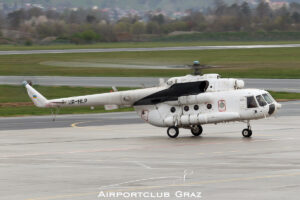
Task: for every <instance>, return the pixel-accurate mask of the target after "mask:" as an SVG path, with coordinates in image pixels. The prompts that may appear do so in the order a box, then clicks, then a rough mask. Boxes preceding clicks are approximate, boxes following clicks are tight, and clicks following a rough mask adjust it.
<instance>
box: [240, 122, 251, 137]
mask: <svg viewBox="0 0 300 200" xmlns="http://www.w3.org/2000/svg"><path fill="white" fill-rule="evenodd" d="M247 127H248V128H246V129H244V130H243V131H242V135H243V136H244V137H246V138H249V137H251V135H252V130H251V125H250V122H249V121H247Z"/></svg>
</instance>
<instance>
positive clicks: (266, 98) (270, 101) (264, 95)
mask: <svg viewBox="0 0 300 200" xmlns="http://www.w3.org/2000/svg"><path fill="white" fill-rule="evenodd" d="M263 97H264V98H265V100H266V102H267V103H268V104H271V103H273V100H272V99H271V98H270V96H269V95H268V94H263Z"/></svg>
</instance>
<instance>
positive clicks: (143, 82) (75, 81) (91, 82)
mask: <svg viewBox="0 0 300 200" xmlns="http://www.w3.org/2000/svg"><path fill="white" fill-rule="evenodd" d="M24 80H31V81H32V82H33V84H35V85H45V86H59V85H64V86H90V87H111V86H117V87H142V86H145V87H151V86H156V85H158V83H159V79H158V78H150V77H65V76H0V84H2V85H21V84H22V82H23V81H24ZM165 80H167V78H165ZM242 80H244V81H245V83H246V87H247V88H260V89H266V90H273V91H286V92H300V79H242Z"/></svg>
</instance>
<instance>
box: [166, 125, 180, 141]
mask: <svg viewBox="0 0 300 200" xmlns="http://www.w3.org/2000/svg"><path fill="white" fill-rule="evenodd" d="M167 134H168V136H169V137H170V138H177V136H178V135H179V129H178V128H177V127H176V126H171V127H169V128H168V130H167Z"/></svg>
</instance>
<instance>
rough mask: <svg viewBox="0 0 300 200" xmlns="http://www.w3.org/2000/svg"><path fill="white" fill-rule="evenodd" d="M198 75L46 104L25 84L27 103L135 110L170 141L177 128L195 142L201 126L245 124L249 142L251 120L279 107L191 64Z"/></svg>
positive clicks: (257, 92)
mask: <svg viewBox="0 0 300 200" xmlns="http://www.w3.org/2000/svg"><path fill="white" fill-rule="evenodd" d="M193 66H194V69H195V74H196V75H186V76H182V77H173V78H170V79H169V80H167V81H166V82H161V83H160V85H159V86H157V87H152V88H144V89H136V90H128V91H121V92H119V91H117V90H116V88H114V92H110V93H103V94H94V95H86V96H76V97H68V98H61V99H53V100H48V99H46V98H45V97H44V96H43V95H41V94H40V93H39V92H37V91H36V90H35V89H34V88H32V87H31V85H30V84H29V83H28V82H27V81H24V82H23V84H24V86H25V87H26V89H27V92H28V95H29V97H30V98H31V99H32V101H33V103H34V104H35V105H36V106H37V107H48V108H62V107H77V106H99V105H102V106H103V105H104V106H105V108H106V109H109V110H112V109H118V108H119V107H120V106H127V107H134V109H135V110H136V112H137V114H138V115H139V116H140V117H141V118H142V119H143V120H145V121H146V122H148V123H150V124H152V125H154V126H158V127H168V129H167V134H168V136H169V137H171V138H176V137H177V136H178V135H179V128H186V129H190V130H191V132H192V134H193V135H194V136H199V135H201V134H202V131H203V128H202V125H204V124H212V123H213V124H217V123H223V122H232V121H240V122H246V123H247V128H245V129H244V130H243V131H242V135H243V136H244V137H251V135H252V130H251V126H250V120H256V119H262V118H267V117H270V116H272V115H274V114H275V113H276V112H277V111H278V110H279V109H280V108H281V104H279V103H277V102H276V101H275V100H274V99H273V97H272V96H271V95H270V94H269V93H268V92H267V91H265V90H260V89H243V88H244V85H245V84H244V81H243V80H238V79H232V78H221V77H220V75H218V74H204V75H197V74H200V73H199V72H200V70H201V69H202V68H201V66H200V64H199V62H198V61H195V62H194V65H193Z"/></svg>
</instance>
